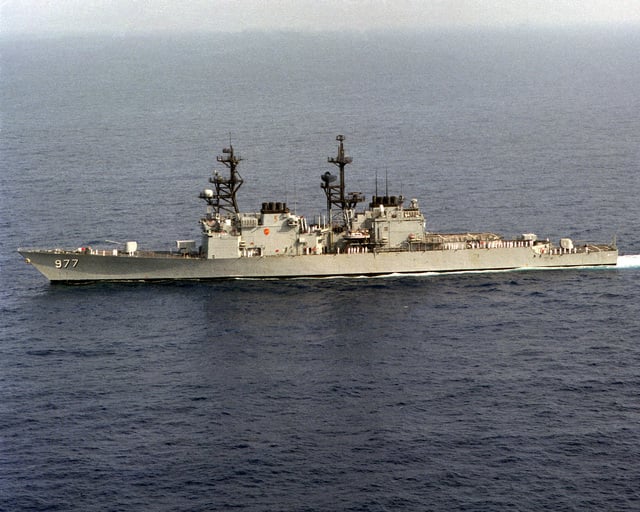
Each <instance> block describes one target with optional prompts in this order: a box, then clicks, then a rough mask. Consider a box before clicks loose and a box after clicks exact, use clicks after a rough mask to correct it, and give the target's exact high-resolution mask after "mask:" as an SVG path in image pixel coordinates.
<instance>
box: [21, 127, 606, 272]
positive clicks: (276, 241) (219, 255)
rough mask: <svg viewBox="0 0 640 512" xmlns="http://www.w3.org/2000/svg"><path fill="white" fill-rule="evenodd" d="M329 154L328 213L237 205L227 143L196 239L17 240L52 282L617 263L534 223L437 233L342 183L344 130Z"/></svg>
mask: <svg viewBox="0 0 640 512" xmlns="http://www.w3.org/2000/svg"><path fill="white" fill-rule="evenodd" d="M336 140H337V142H338V153H337V155H336V156H335V157H332V158H329V159H328V163H330V164H333V165H335V166H336V167H337V168H338V174H337V175H335V174H332V173H331V172H325V173H324V174H322V175H321V176H320V178H321V184H320V186H321V189H322V190H323V192H324V194H325V196H326V200H327V211H326V215H325V216H319V217H317V219H316V221H315V222H309V221H308V220H307V218H305V217H304V216H301V215H298V214H296V213H293V212H292V211H291V210H290V209H289V207H288V206H287V204H286V203H285V202H278V201H275V202H274V201H266V202H263V203H262V207H261V208H260V210H259V211H258V212H255V213H246V212H241V211H240V210H239V208H238V201H237V194H238V190H239V189H240V187H241V186H242V183H243V180H242V178H241V176H240V173H239V172H238V165H239V163H240V161H241V160H242V159H241V158H240V157H239V156H238V155H236V154H235V152H234V149H233V147H232V146H229V147H228V148H225V149H223V152H222V155H221V156H218V157H217V161H218V162H219V163H221V164H223V165H224V166H225V167H226V169H227V171H228V172H227V173H225V174H224V175H223V174H221V173H220V172H218V171H215V172H214V174H213V176H212V177H211V178H210V179H209V181H210V183H211V184H212V188H207V189H205V190H203V191H202V192H201V193H200V198H201V199H203V200H204V201H205V202H206V204H207V207H206V208H207V209H206V213H205V215H204V217H203V218H202V219H200V226H201V231H202V233H201V241H200V243H199V244H197V243H196V241H195V240H190V239H186V240H178V241H176V245H175V248H174V249H171V250H167V251H151V250H144V249H142V248H140V247H138V244H137V243H136V242H135V241H128V242H125V243H123V244H120V245H118V247H117V248H104V249H101V248H97V247H82V248H79V249H74V250H68V249H60V248H55V249H18V251H19V252H20V254H22V256H23V257H24V258H25V261H27V262H28V263H30V264H32V265H33V266H35V267H36V268H37V269H38V270H39V271H40V272H41V273H42V274H44V275H45V276H46V277H47V278H48V279H49V280H50V281H52V282H90V281H148V280H186V279H229V278H293V277H330V276H375V275H385V274H415V273H425V272H461V271H479V270H510V269H526V268H565V267H595V266H615V265H616V263H617V259H618V250H617V248H616V246H615V242H614V243H611V244H604V243H591V242H576V241H574V240H572V239H571V238H562V239H561V240H560V241H559V243H558V244H557V245H556V244H554V243H553V242H550V241H549V239H542V238H539V237H538V236H536V235H535V234H533V233H524V234H522V235H518V236H515V237H511V238H505V237H503V236H501V235H498V234H495V233H488V232H482V233H436V232H431V231H427V230H426V229H425V218H424V215H423V213H422V212H421V210H420V208H419V206H418V201H417V199H411V200H410V201H409V202H408V205H406V206H405V198H404V197H403V196H401V195H388V194H385V195H378V194H377V193H376V194H375V195H373V196H372V197H371V200H370V202H369V203H368V204H367V205H366V206H365V207H364V208H359V206H360V205H361V204H362V203H365V197H364V195H363V194H362V193H360V192H347V191H346V186H345V168H346V166H347V165H348V164H350V163H351V162H352V159H351V158H350V157H348V156H346V154H345V149H344V137H343V136H342V135H338V137H337V138H336Z"/></svg>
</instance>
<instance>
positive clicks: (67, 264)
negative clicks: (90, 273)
mask: <svg viewBox="0 0 640 512" xmlns="http://www.w3.org/2000/svg"><path fill="white" fill-rule="evenodd" d="M53 264H54V265H55V267H56V268H76V267H77V266H78V259H77V258H71V259H65V260H55V261H54V262H53Z"/></svg>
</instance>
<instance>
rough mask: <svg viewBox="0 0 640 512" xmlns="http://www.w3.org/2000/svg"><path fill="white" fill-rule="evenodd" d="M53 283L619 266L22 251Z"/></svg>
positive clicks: (408, 257) (575, 257)
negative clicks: (222, 257)
mask: <svg viewBox="0 0 640 512" xmlns="http://www.w3.org/2000/svg"><path fill="white" fill-rule="evenodd" d="M20 253H21V254H22V256H23V257H24V258H25V260H26V261H27V262H28V263H31V264H32V265H33V266H34V267H36V268H37V269H38V270H39V271H40V272H41V273H42V274H43V275H44V276H45V277H47V278H48V279H49V280H50V281H52V282H90V281H152V280H210V279H232V278H297V277H333V276H375V275H388V274H416V273H426V272H465V271H486V270H515V269H527V268H530V269H534V268H566V267H597V266H615V265H616V263H617V258H618V251H617V250H615V249H604V250H594V251H590V252H579V253H562V254H536V253H535V252H534V251H532V250H531V249H530V248H527V247H514V248H499V249H464V250H442V251H409V252H378V253H376V252H370V253H362V254H322V255H305V256H267V257H242V258H229V259H204V258H193V257H191V258H190V257H177V256H167V255H161V254H159V253H151V254H148V255H96V254H85V253H77V252H71V251H60V250H56V251H51V250H29V249H20Z"/></svg>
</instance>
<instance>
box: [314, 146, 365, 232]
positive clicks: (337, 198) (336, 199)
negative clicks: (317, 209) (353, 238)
mask: <svg viewBox="0 0 640 512" xmlns="http://www.w3.org/2000/svg"><path fill="white" fill-rule="evenodd" d="M344 139H345V137H344V135H338V136H337V137H336V140H337V141H338V154H337V156H335V157H329V158H328V159H327V161H328V162H329V163H330V164H334V165H336V166H337V167H338V168H339V169H340V181H339V182H338V184H334V183H335V181H336V179H337V177H336V176H334V175H333V174H331V173H330V172H329V171H327V172H325V173H324V174H323V175H322V176H321V178H322V184H321V185H320V186H321V187H322V189H323V190H324V193H325V194H326V196H327V215H328V217H329V224H330V225H331V224H332V215H331V209H332V206H337V207H338V208H340V210H342V214H343V219H344V223H345V226H346V227H347V228H349V227H350V224H351V214H350V212H351V211H352V210H353V209H354V208H355V207H356V205H357V204H358V203H360V202H362V201H364V196H363V195H362V194H361V193H360V192H349V193H345V179H344V168H345V167H346V166H347V165H348V164H350V163H351V162H353V159H352V158H351V157H350V156H346V155H345V152H344Z"/></svg>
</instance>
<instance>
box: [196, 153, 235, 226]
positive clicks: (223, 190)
mask: <svg viewBox="0 0 640 512" xmlns="http://www.w3.org/2000/svg"><path fill="white" fill-rule="evenodd" d="M216 160H217V161H218V162H220V163H222V164H224V166H225V167H226V168H227V169H229V177H228V178H227V177H225V176H222V175H221V174H220V173H219V172H218V171H214V173H213V176H212V177H211V178H209V182H210V183H213V185H214V187H215V190H213V194H212V195H210V196H208V195H201V197H202V198H203V199H205V200H206V201H207V203H208V204H209V206H211V207H212V208H213V213H214V214H215V215H216V216H217V217H220V215H221V214H222V213H227V214H230V215H233V214H237V213H239V212H240V210H239V208H238V200H237V193H238V190H239V189H240V187H241V186H242V183H244V181H243V179H242V177H241V176H240V173H239V172H238V170H237V167H238V164H239V163H240V162H241V161H242V158H241V157H240V156H236V155H235V153H234V152H233V146H232V145H231V144H230V145H229V147H228V148H224V149H223V150H222V155H221V156H217V157H216Z"/></svg>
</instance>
